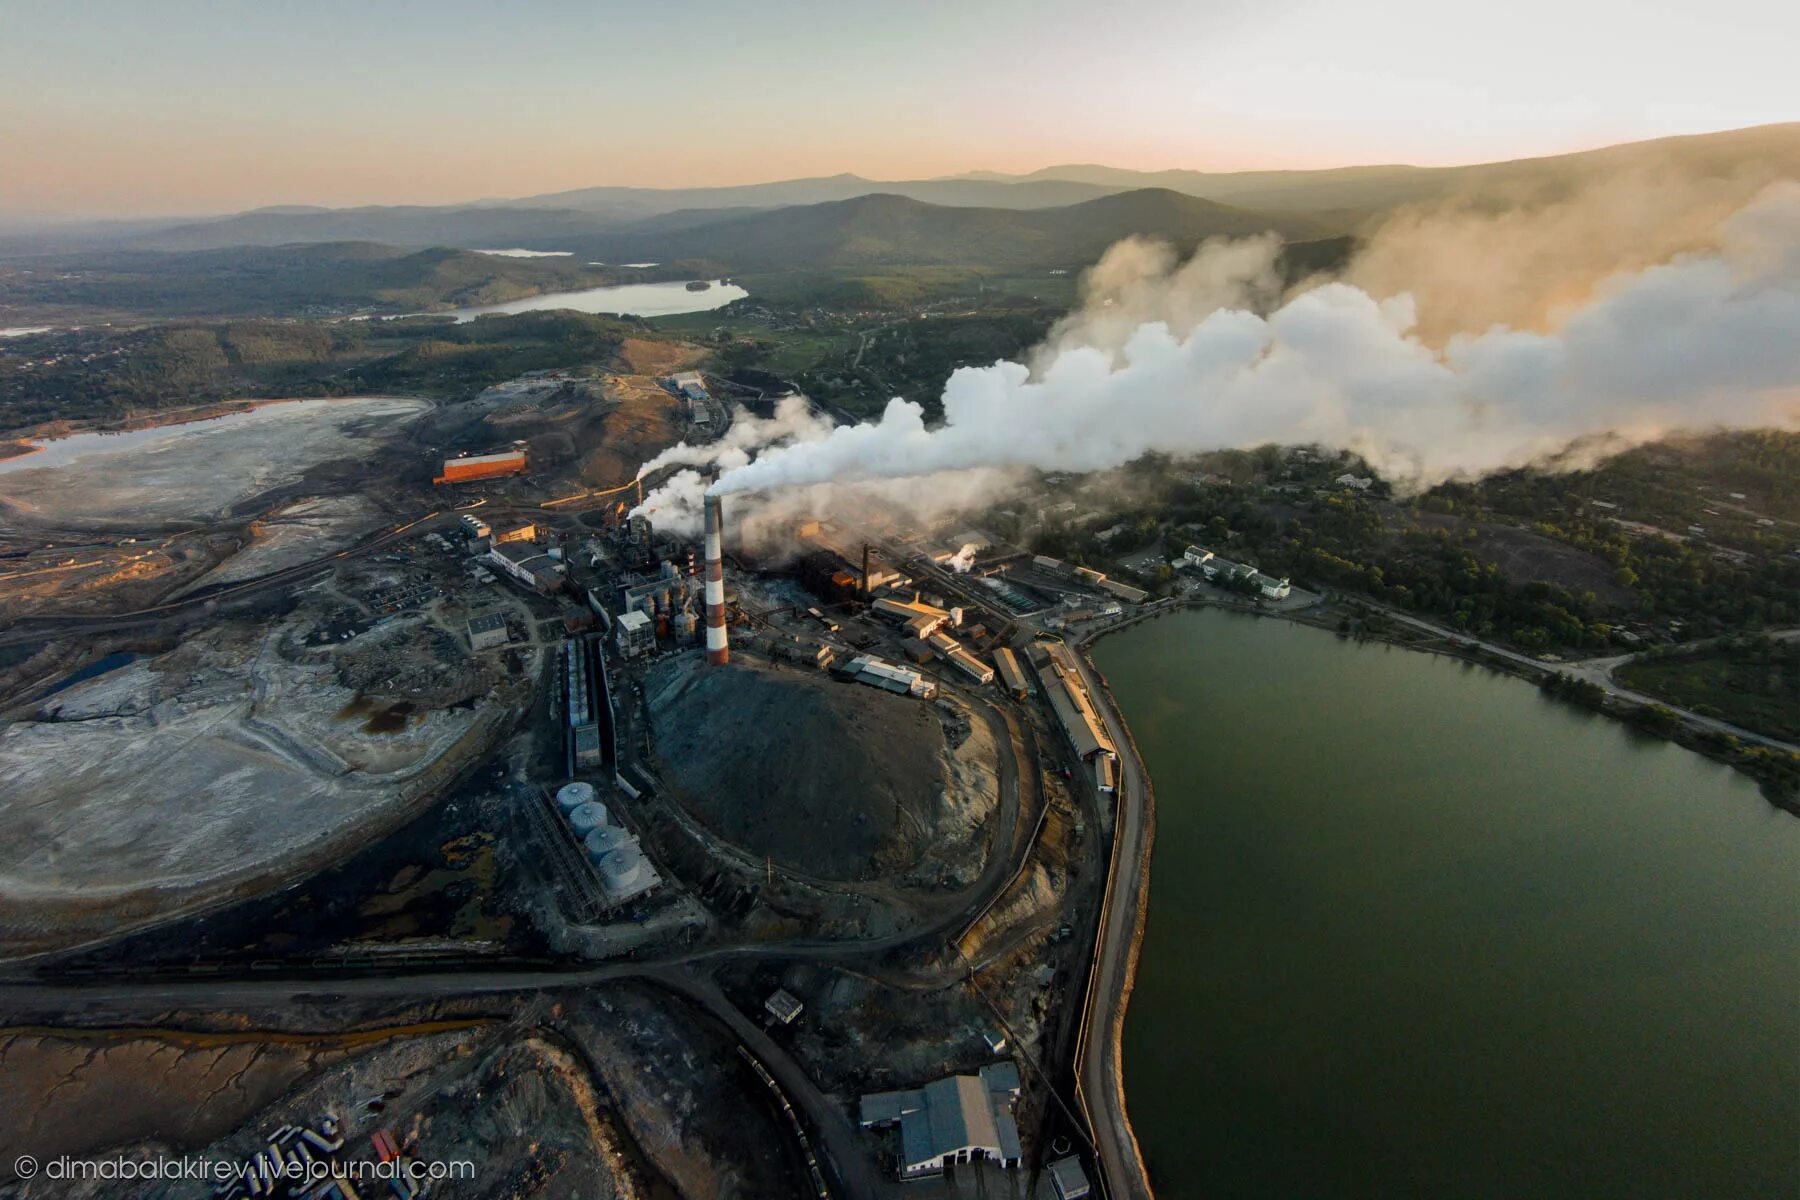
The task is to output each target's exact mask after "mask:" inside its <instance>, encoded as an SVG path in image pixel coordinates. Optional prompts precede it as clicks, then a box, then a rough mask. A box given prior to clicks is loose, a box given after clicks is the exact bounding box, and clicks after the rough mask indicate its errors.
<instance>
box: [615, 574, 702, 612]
mask: <svg viewBox="0 0 1800 1200" xmlns="http://www.w3.org/2000/svg"><path fill="white" fill-rule="evenodd" d="M620 592H621V595H622V597H623V600H624V606H625V610H626V611H627V612H637V611H641V612H647V613H649V614H650V615H651V616H655V615H657V614H658V613H668V612H671V611H673V610H674V609H676V608H678V607H680V605H681V602H682V600H683V599H684V598H685V595H686V592H687V588H686V585H685V584H684V583H683V581H682V578H681V570H680V568H678V567H677V566H676V565H675V564H674V563H673V562H669V561H665V562H664V563H663V565H662V567H661V569H660V570H658V571H657V573H656V574H655V575H653V576H651V577H650V578H648V579H644V578H633V579H631V580H630V581H628V582H627V583H625V584H624V585H623V586H622V587H621V589H620Z"/></svg>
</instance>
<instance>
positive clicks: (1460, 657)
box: [1076, 597, 1800, 817]
mask: <svg viewBox="0 0 1800 1200" xmlns="http://www.w3.org/2000/svg"><path fill="white" fill-rule="evenodd" d="M1201 608H1217V609H1222V610H1224V611H1226V612H1237V613H1243V614H1245V615H1247V616H1252V617H1267V618H1274V619H1277V620H1284V621H1287V622H1289V623H1291V624H1294V625H1304V626H1306V627H1308V628H1311V629H1319V630H1323V631H1324V632H1327V633H1331V634H1335V635H1337V636H1339V637H1347V638H1354V639H1356V640H1358V641H1367V642H1379V643H1381V644H1382V645H1387V646H1395V647H1398V648H1399V649H1402V650H1413V651H1416V652H1419V653H1422V654H1435V655H1438V656H1440V657H1443V658H1451V659H1455V660H1457V661H1459V662H1466V663H1471V664H1473V665H1475V666H1480V667H1486V668H1488V669H1489V670H1492V671H1496V672H1498V673H1500V674H1502V675H1507V676H1510V677H1512V678H1514V679H1517V680H1520V681H1521V682H1524V683H1529V684H1531V685H1533V686H1534V687H1537V688H1538V689H1539V690H1540V691H1547V692H1548V691H1549V690H1550V689H1548V688H1546V687H1545V686H1544V685H1545V683H1546V682H1547V681H1549V680H1552V679H1554V678H1556V677H1558V676H1568V672H1567V671H1565V670H1559V669H1558V667H1559V664H1556V663H1543V662H1536V660H1533V662H1534V664H1535V665H1532V664H1527V663H1525V662H1521V661H1518V660H1516V659H1513V658H1508V657H1503V656H1502V655H1499V654H1494V653H1490V652H1489V651H1488V650H1487V649H1486V648H1485V647H1483V646H1482V645H1480V644H1479V643H1476V642H1473V641H1467V640H1466V639H1461V638H1459V637H1458V636H1457V635H1456V634H1453V633H1451V632H1450V631H1448V630H1445V631H1442V632H1441V633H1438V634H1435V635H1434V634H1431V633H1427V632H1426V631H1425V630H1423V629H1419V628H1418V627H1417V626H1414V627H1413V628H1414V630H1415V632H1416V633H1417V635H1418V637H1419V638H1422V639H1425V640H1423V641H1420V640H1414V639H1413V638H1409V637H1407V636H1405V633H1404V631H1402V630H1394V629H1380V630H1369V629H1362V630H1359V631H1357V632H1355V633H1345V632H1343V631H1342V630H1340V629H1339V628H1338V627H1337V624H1336V622H1335V621H1332V620H1329V619H1322V616H1321V614H1320V613H1319V611H1318V610H1320V609H1324V610H1326V611H1327V612H1329V613H1330V615H1331V616H1332V617H1338V618H1355V617H1358V616H1359V614H1358V613H1357V612H1356V609H1357V608H1361V609H1363V610H1364V613H1363V615H1366V613H1368V612H1371V611H1372V612H1375V613H1385V611H1386V610H1385V609H1382V608H1380V607H1377V606H1374V605H1372V604H1370V603H1369V602H1367V601H1362V600H1359V599H1357V598H1355V597H1341V598H1339V599H1337V600H1334V601H1326V602H1321V603H1320V604H1314V605H1309V606H1307V607H1306V608H1298V609H1293V610H1290V611H1282V610H1279V609H1268V608H1263V607H1260V606H1259V605H1256V604H1255V603H1254V602H1253V603H1250V604H1240V603H1234V602H1232V601H1228V600H1215V599H1210V598H1208V599H1198V600H1196V599H1192V598H1180V599H1177V598H1173V597H1171V598H1168V599H1165V600H1161V601H1157V602H1155V603H1154V604H1152V605H1148V606H1146V607H1145V608H1144V609H1142V610H1140V611H1139V612H1136V613H1133V614H1131V615H1130V616H1128V617H1123V618H1121V619H1119V620H1118V621H1116V622H1114V623H1112V624H1109V625H1106V626H1104V627H1102V628H1098V629H1093V630H1090V631H1088V632H1086V633H1083V634H1082V635H1081V636H1080V638H1079V640H1078V641H1077V643H1076V645H1077V647H1078V648H1079V649H1082V650H1083V651H1085V650H1086V648H1087V647H1088V646H1089V645H1091V644H1092V643H1094V642H1095V641H1098V640H1099V639H1100V638H1102V637H1105V636H1106V635H1107V634H1109V633H1118V632H1121V631H1123V630H1126V629H1130V628H1132V627H1133V626H1136V625H1139V624H1142V623H1143V622H1145V621H1150V620H1155V619H1157V618H1159V617H1162V616H1166V615H1167V614H1169V613H1172V612H1183V611H1186V610H1189V609H1201ZM1309 618H1312V619H1309ZM1418 620H1420V621H1421V623H1425V624H1429V623H1428V622H1423V619H1422V618H1418ZM1560 665H1561V666H1565V667H1568V666H1575V665H1577V664H1574V663H1567V664H1560ZM1096 674H1098V672H1097V671H1096ZM1569 677H1571V678H1575V677H1572V676H1569ZM1551 694H1553V695H1554V694H1555V693H1553V692H1552V693H1551ZM1562 699H1564V701H1565V702H1566V703H1569V704H1572V705H1574V706H1575V707H1577V708H1580V709H1583V710H1585V711H1587V712H1592V713H1598V714H1600V715H1602V716H1606V717H1610V718H1612V719H1613V720H1615V721H1618V722H1620V723H1621V724H1623V725H1625V726H1627V727H1628V728H1630V729H1633V730H1636V731H1637V732H1639V733H1642V734H1644V735H1645V736H1648V737H1655V738H1658V739H1660V740H1662V741H1667V742H1673V743H1674V744H1676V745H1677V746H1680V747H1682V748H1683V749H1684V750H1690V751H1692V752H1693V753H1695V754H1698V755H1700V756H1701V757H1702V758H1706V759H1710V760H1712V761H1713V762H1716V763H1720V764H1723V765H1724V766H1728V767H1731V768H1733V769H1734V770H1737V771H1739V772H1741V773H1742V774H1744V775H1745V776H1747V777H1749V778H1750V779H1753V780H1755V781H1756V783H1757V785H1758V788H1759V790H1760V791H1761V792H1762V795H1763V798H1764V799H1765V800H1767V801H1768V802H1769V804H1770V805H1772V806H1773V807H1775V808H1778V809H1780V810H1782V811H1783V812H1786V813H1788V814H1790V815H1792V816H1795V817H1800V789H1795V788H1793V787H1791V786H1788V787H1783V786H1782V784H1781V783H1780V782H1779V781H1777V780H1775V779H1771V778H1769V777H1768V776H1766V775H1764V774H1760V773H1758V772H1757V771H1756V770H1754V769H1753V768H1752V766H1751V765H1750V764H1749V763H1747V762H1746V761H1745V758H1746V752H1747V751H1755V750H1757V749H1759V748H1767V749H1769V750H1772V751H1773V752H1775V753H1789V754H1792V753H1794V752H1795V751H1794V750H1793V749H1792V748H1791V747H1789V746H1788V745H1787V744H1785V743H1783V742H1781V740H1780V739H1779V738H1773V737H1770V736H1769V735H1767V734H1759V733H1757V732H1756V731H1754V730H1748V729H1745V730H1741V731H1740V733H1741V734H1742V735H1743V736H1740V735H1739V734H1738V733H1733V734H1730V735H1729V736H1731V737H1732V738H1733V739H1734V740H1735V741H1736V743H1737V744H1736V745H1732V746H1728V745H1723V744H1721V742H1720V740H1719V737H1718V736H1717V735H1715V734H1714V733H1713V732H1712V731H1711V730H1709V729H1707V728H1705V727H1704V726H1701V725H1699V724H1697V723H1696V722H1695V721H1694V719H1693V717H1694V714H1691V713H1689V712H1688V711H1687V710H1685V709H1682V708H1679V707H1677V706H1676V705H1673V704H1670V703H1668V702H1667V701H1662V700H1654V703H1655V704H1657V705H1659V706H1660V707H1662V708H1665V709H1667V710H1668V711H1669V712H1670V713H1671V714H1673V716H1674V717H1675V718H1676V720H1677V722H1678V724H1677V725H1676V726H1675V727H1674V728H1673V729H1671V730H1668V731H1666V732H1665V731H1662V730H1656V729H1648V728H1645V727H1644V726H1643V725H1642V724H1641V723H1640V722H1638V721H1636V720H1634V719H1633V718H1634V717H1636V716H1637V715H1638V714H1639V713H1640V712H1642V711H1643V709H1644V708H1645V707H1647V706H1646V705H1641V704H1637V703H1635V702H1633V701H1631V700H1628V699H1622V698H1614V697H1612V696H1610V695H1609V696H1607V697H1605V698H1604V699H1603V700H1602V701H1601V702H1600V703H1599V704H1584V703H1581V702H1579V701H1577V700H1574V699H1572V698H1570V697H1567V696H1564V697H1562ZM1653 699H1654V698H1653ZM1121 723H1123V722H1121ZM1722 723H1723V722H1722ZM1733 728H1734V729H1735V728H1736V727H1735V726H1734V727H1733ZM1746 737H1747V738H1749V739H1753V740H1751V741H1748V742H1746V741H1745V740H1744V739H1745V738H1746Z"/></svg>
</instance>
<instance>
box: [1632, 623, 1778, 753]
mask: <svg viewBox="0 0 1800 1200" xmlns="http://www.w3.org/2000/svg"><path fill="white" fill-rule="evenodd" d="M1617 676H1618V679H1619V682H1621V683H1623V684H1625V685H1626V686H1627V687H1630V688H1633V689H1635V690H1637V691H1640V692H1646V693H1648V694H1650V695H1652V696H1656V697H1658V698H1660V699H1663V700H1667V701H1668V702H1669V703H1671V704H1678V705H1680V706H1682V707H1683V708H1690V709H1693V710H1694V711H1695V712H1697V713H1700V714H1701V715H1703V716H1709V717H1717V718H1719V719H1721V720H1725V721H1730V722H1731V723H1732V724H1733V725H1740V726H1742V727H1743V728H1745V729H1749V730H1753V731H1755V732H1757V733H1761V734H1765V735H1767V736H1769V737H1778V738H1783V739H1785V740H1787V741H1790V742H1794V741H1800V641H1795V640H1792V639H1790V640H1786V641H1776V640H1775V639H1773V638H1766V637H1744V638H1734V639H1731V640H1730V641H1729V642H1726V643H1722V644H1720V645H1717V646H1713V647H1709V648H1707V649H1705V650H1697V651H1692V652H1689V653H1685V654H1683V653H1668V652H1665V653H1661V654H1656V653H1652V654H1649V655H1645V656H1643V657H1640V658H1638V659H1636V660H1635V661H1633V662H1631V663H1628V664H1627V665H1625V666H1624V667H1621V668H1620V669H1619V671H1618V672H1617Z"/></svg>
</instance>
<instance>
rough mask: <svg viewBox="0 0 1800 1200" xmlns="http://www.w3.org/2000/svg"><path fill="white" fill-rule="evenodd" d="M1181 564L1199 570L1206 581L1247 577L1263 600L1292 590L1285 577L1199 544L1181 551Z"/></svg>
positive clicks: (1274, 598)
mask: <svg viewBox="0 0 1800 1200" xmlns="http://www.w3.org/2000/svg"><path fill="white" fill-rule="evenodd" d="M1181 565H1182V566H1184V567H1189V568H1192V569H1194V570H1197V571H1199V572H1200V574H1201V576H1203V577H1204V578H1205V580H1206V581H1207V582H1208V583H1217V584H1228V583H1233V582H1235V581H1237V580H1240V579H1247V580H1249V581H1250V584H1251V586H1253V587H1254V588H1255V589H1256V593H1257V595H1259V596H1261V597H1262V598H1263V599H1265V600H1285V599H1287V598H1288V595H1289V594H1290V593H1291V592H1292V591H1293V585H1292V584H1291V583H1290V582H1289V581H1288V580H1286V579H1277V578H1275V577H1274V576H1273V575H1264V574H1263V573H1262V572H1261V571H1258V570H1257V569H1256V568H1255V567H1249V566H1245V565H1244V564H1243V563H1237V562H1232V561H1231V560H1230V559H1227V558H1220V557H1219V556H1218V555H1216V554H1214V553H1213V552H1212V551H1211V550H1207V549H1204V548H1202V547H1200V546H1189V547H1188V548H1187V549H1186V550H1185V551H1183V552H1182V555H1181Z"/></svg>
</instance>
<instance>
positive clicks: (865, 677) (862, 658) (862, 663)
mask: <svg viewBox="0 0 1800 1200" xmlns="http://www.w3.org/2000/svg"><path fill="white" fill-rule="evenodd" d="M842 674H843V675H844V677H845V678H848V679H853V680H855V681H856V682H857V683H866V684H868V685H869V686H870V687H878V688H881V689H882V690H884V691H889V692H895V693H898V694H900V695H903V696H917V697H919V698H920V699H921V700H930V699H932V698H933V697H935V696H936V695H937V684H935V683H932V682H931V681H930V680H929V679H926V678H925V677H924V676H923V675H921V674H919V673H918V672H917V671H915V670H913V669H912V668H911V667H897V666H895V665H894V664H893V663H889V662H883V661H882V660H881V659H879V658H876V657H875V656H874V655H873V654H859V655H857V656H856V657H855V658H853V659H851V660H850V661H849V662H848V663H846V664H844V669H843V672H842Z"/></svg>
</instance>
